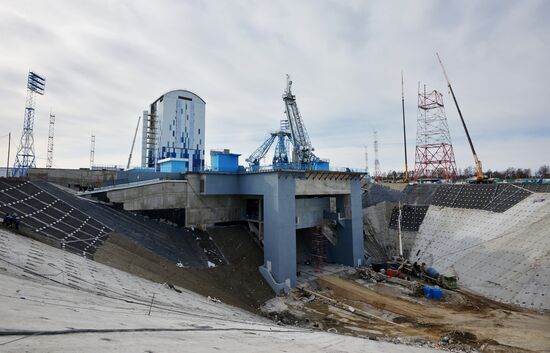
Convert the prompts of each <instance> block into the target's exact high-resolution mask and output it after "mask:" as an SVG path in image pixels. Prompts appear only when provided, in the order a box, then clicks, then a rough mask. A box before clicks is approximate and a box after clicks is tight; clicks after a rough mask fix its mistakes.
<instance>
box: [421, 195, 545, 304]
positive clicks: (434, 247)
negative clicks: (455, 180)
mask: <svg viewBox="0 0 550 353" xmlns="http://www.w3.org/2000/svg"><path fill="white" fill-rule="evenodd" d="M549 229H550V194H548V193H533V194H531V196H528V197H527V198H525V199H524V200H522V201H520V202H519V203H517V204H516V205H514V206H512V207H511V208H509V209H508V210H506V211H504V212H491V211H488V210H479V209H466V208H451V207H440V206H430V207H429V209H428V212H427V214H426V217H425V218H424V221H423V222H422V225H421V226H420V230H419V232H418V234H417V236H416V239H415V242H414V246H413V248H412V251H411V260H415V261H417V260H418V261H421V262H426V263H427V264H429V265H433V266H434V267H435V268H437V269H438V270H439V271H440V272H450V273H455V274H457V275H458V277H459V284H460V285H463V286H465V287H468V288H470V289H472V290H474V291H476V292H478V293H480V294H483V295H485V296H487V297H489V298H492V299H495V300H497V301H501V302H504V303H510V304H515V305H519V306H523V307H528V308H531V309H537V310H541V309H545V310H549V309H550V296H549V295H548V293H549V292H548V291H549V288H550V273H549V271H548V269H550V233H549Z"/></svg>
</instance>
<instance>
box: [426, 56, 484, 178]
mask: <svg viewBox="0 0 550 353" xmlns="http://www.w3.org/2000/svg"><path fill="white" fill-rule="evenodd" d="M435 55H436V56H437V60H438V61H439V65H441V69H442V70H443V75H444V76H445V80H447V87H449V91H451V95H452V96H453V100H454V102H455V106H456V110H458V115H459V116H460V121H462V126H463V127H464V131H466V137H468V142H469V143H470V148H471V150H472V154H473V155H474V161H475V164H476V182H478V183H482V182H483V168H482V167H481V161H480V160H479V158H477V154H476V150H475V148H474V144H473V142H472V139H471V138H470V133H469V132H468V128H467V127H466V123H465V122H464V118H463V117H462V112H461V111H460V107H459V106H458V102H457V100H456V96H455V93H454V91H453V87H452V86H451V82H450V81H449V77H448V76H447V72H446V71H445V67H443V62H442V61H441V58H440V57H439V54H438V53H435ZM489 182H490V181H489Z"/></svg>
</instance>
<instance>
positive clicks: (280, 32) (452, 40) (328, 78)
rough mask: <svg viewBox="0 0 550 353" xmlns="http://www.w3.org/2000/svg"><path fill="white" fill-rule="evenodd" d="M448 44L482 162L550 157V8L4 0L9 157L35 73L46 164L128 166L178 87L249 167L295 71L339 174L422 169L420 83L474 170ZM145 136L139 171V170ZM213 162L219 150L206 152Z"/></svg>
mask: <svg viewBox="0 0 550 353" xmlns="http://www.w3.org/2000/svg"><path fill="white" fill-rule="evenodd" d="M436 52H439V54H440V55H441V57H442V59H443V62H444V64H445V67H446V70H447V73H448V74H449V77H450V80H451V83H452V86H453V89H454V91H455V93H456V95H457V99H458V102H459V104H460V107H461V110H462V112H463V115H464V118H465V120H466V123H467V125H468V128H469V130H470V134H471V136H472V139H473V142H474V145H475V147H476V151H477V153H478V156H479V158H480V159H481V160H482V162H483V165H484V169H492V170H502V169H505V168H507V167H522V168H531V169H533V170H536V169H538V167H539V166H540V165H542V164H550V153H549V151H550V116H549V115H550V114H549V110H548V103H549V100H550V90H549V88H548V87H549V85H550V2H549V1H544V0H540V1H531V0H524V1H507V0H506V1H502V0H498V1H445V2H439V1H428V0H425V1H402V2H397V1H313V0H310V1H301V0H294V1H286V0H281V1H252V0H247V1H180V0H177V1H175V0H174V1H101V0H96V1H89V0H87V1H80V0H71V1H62V0H56V1H48V0H42V1H25V0H17V1H8V0H0V106H1V107H2V109H1V110H0V161H1V162H0V165H4V164H5V163H6V157H7V144H8V142H7V134H8V132H11V133H12V137H13V139H12V154H11V156H12V158H11V160H12V161H13V156H14V153H15V150H16V149H17V145H18V143H19V141H18V140H19V138H20V136H21V130H22V125H23V116H24V111H25V97H26V79H27V74H28V71H29V70H34V71H36V72H38V73H40V74H41V75H43V76H44V77H46V93H45V95H44V96H38V97H37V99H36V121H35V126H34V137H35V152H36V156H37V166H39V167H44V166H45V165H46V155H47V138H48V121H49V114H50V110H51V111H52V112H53V113H54V114H55V115H56V124H55V139H54V161H53V162H54V163H53V164H54V167H58V168H79V167H88V166H89V163H90V161H89V158H90V156H89V155H90V136H91V135H92V134H94V135H95V136H96V146H95V163H96V164H102V165H115V164H116V165H125V164H126V162H127V159H128V154H129V152H130V147H131V144H132V138H133V134H134V130H135V127H136V123H137V119H138V116H139V115H140V114H141V112H142V111H143V110H145V109H147V108H148V106H149V104H150V103H152V102H153V101H154V100H155V99H156V98H158V97H159V96H161V95H162V94H164V93H166V92H168V91H170V90H173V89H186V90H190V91H192V92H195V93H197V94H198V95H199V96H201V97H202V98H203V99H204V100H205V101H206V150H207V154H208V151H209V150H210V149H219V148H229V149H231V150H232V151H233V152H235V153H241V154H242V155H243V156H242V157H241V163H242V164H244V159H245V158H246V157H247V156H248V155H250V154H251V153H252V152H253V151H254V150H255V149H256V148H257V147H258V146H259V145H260V144H261V143H262V142H263V140H264V139H265V137H266V136H267V133H268V132H269V131H272V130H275V129H276V128H277V127H278V126H279V121H280V120H281V119H283V118H284V105H283V100H282V98H281V96H282V94H283V91H284V89H285V84H286V79H285V75H286V74H290V75H291V78H292V80H293V82H294V83H293V93H294V94H295V95H296V97H297V103H298V107H299V109H300V112H301V114H302V117H303V119H304V123H305V125H306V127H307V130H308V132H309V135H310V138H311V141H312V144H313V146H314V148H315V153H316V155H318V156H319V157H322V158H328V159H330V161H331V165H332V166H335V167H351V168H365V146H367V151H368V155H369V169H371V171H372V169H373V168H374V150H373V145H374V144H373V132H374V131H378V139H379V160H380V166H381V169H382V171H388V170H396V169H397V170H403V169H404V167H403V164H404V162H403V142H402V141H403V135H402V125H401V70H403V73H404V90H405V105H406V108H405V111H406V121H407V129H406V130H407V140H408V143H407V148H408V158H409V165H410V166H411V167H410V168H412V164H413V163H414V150H415V136H416V119H417V89H418V84H419V82H420V83H421V84H422V85H424V84H426V86H427V88H428V89H436V90H438V91H440V92H442V93H443V95H444V102H445V108H446V115H447V119H448V125H449V129H450V134H451V138H452V142H453V146H454V152H455V157H456V162H457V166H458V167H459V168H462V169H463V168H465V167H468V166H471V165H473V158H472V154H471V152H470V149H469V146H468V143H467V139H466V136H465V133H464V130H463V128H462V126H461V123H460V120H459V117H458V114H457V111H456V108H455V106H454V104H453V102H452V98H451V96H450V95H449V92H448V89H447V87H446V82H445V79H444V76H443V74H442V71H441V68H440V67H439V64H438V62H437V59H436V56H435V53H436ZM140 136H141V131H140V132H138V140H137V141H136V148H135V153H134V159H133V162H132V165H138V164H139V161H140V159H139V157H140V153H141V148H140V147H141V146H140V145H141V141H140V138H139V137H140ZM207 163H208V158H207Z"/></svg>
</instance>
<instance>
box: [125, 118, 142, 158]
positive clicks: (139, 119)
mask: <svg viewBox="0 0 550 353" xmlns="http://www.w3.org/2000/svg"><path fill="white" fill-rule="evenodd" d="M140 121H141V116H139V117H138V122H137V125H136V132H135V133H134V139H133V140H132V148H131V149H130V155H129V156H128V164H127V165H126V169H130V163H131V162H132V153H134V145H135V144H136V136H137V133H138V128H139V122H140Z"/></svg>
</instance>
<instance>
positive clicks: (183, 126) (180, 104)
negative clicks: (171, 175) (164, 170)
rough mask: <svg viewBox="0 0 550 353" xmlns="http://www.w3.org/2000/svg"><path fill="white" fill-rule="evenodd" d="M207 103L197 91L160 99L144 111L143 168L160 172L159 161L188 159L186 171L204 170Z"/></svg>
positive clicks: (179, 91) (178, 91)
mask: <svg viewBox="0 0 550 353" xmlns="http://www.w3.org/2000/svg"><path fill="white" fill-rule="evenodd" d="M205 108H206V102H205V101H204V100H203V99H202V98H201V97H199V96H198V95H196V94H195V93H193V92H190V91H186V90H175V91H170V92H168V93H165V94H163V95H162V96H160V97H159V98H158V99H157V100H156V101H154V102H153V103H152V104H151V106H150V109H149V111H144V112H143V122H142V124H143V125H142V127H143V129H142V152H141V154H142V156H141V166H142V167H147V168H155V170H157V171H160V165H159V161H160V160H162V159H166V158H178V159H184V160H185V170H187V171H195V172H197V171H201V170H204V157H205V154H204V146H205Z"/></svg>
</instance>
